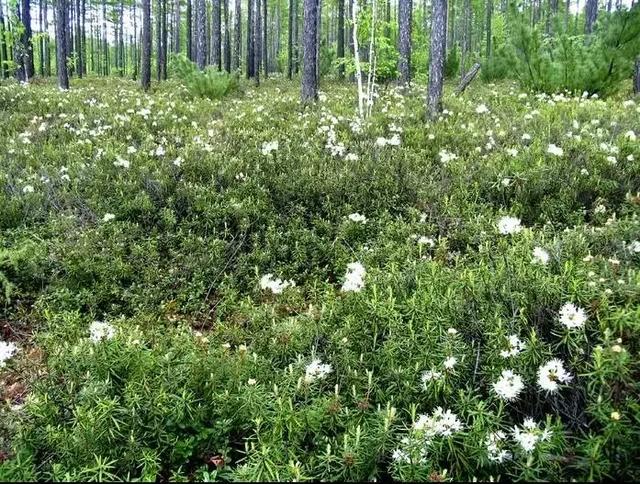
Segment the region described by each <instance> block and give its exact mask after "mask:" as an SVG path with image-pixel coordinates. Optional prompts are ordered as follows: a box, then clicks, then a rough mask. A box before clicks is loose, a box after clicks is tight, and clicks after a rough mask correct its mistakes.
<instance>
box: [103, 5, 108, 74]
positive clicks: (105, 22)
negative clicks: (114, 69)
mask: <svg viewBox="0 0 640 484" xmlns="http://www.w3.org/2000/svg"><path fill="white" fill-rule="evenodd" d="M102 50H103V55H104V63H103V64H102V74H103V75H105V76H107V75H109V44H108V43H107V3H106V1H105V0H102Z"/></svg>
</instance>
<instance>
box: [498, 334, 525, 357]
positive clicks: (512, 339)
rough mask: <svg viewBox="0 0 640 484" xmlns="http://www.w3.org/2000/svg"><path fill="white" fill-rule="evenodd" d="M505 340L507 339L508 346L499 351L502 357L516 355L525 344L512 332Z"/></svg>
mask: <svg viewBox="0 0 640 484" xmlns="http://www.w3.org/2000/svg"><path fill="white" fill-rule="evenodd" d="M507 341H508V344H509V348H508V349H506V350H502V351H500V356H502V357H503V358H509V357H510V356H516V355H517V354H518V353H520V352H521V351H522V350H523V349H525V348H526V346H527V345H526V344H525V343H524V342H522V341H521V340H520V338H518V336H517V335H515V334H512V335H510V336H508V337H507Z"/></svg>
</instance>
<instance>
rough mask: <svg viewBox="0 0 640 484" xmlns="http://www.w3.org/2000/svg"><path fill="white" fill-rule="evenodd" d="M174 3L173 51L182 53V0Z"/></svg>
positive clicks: (175, 0)
mask: <svg viewBox="0 0 640 484" xmlns="http://www.w3.org/2000/svg"><path fill="white" fill-rule="evenodd" d="M174 2H175V3H174V5H173V53H174V54H179V53H180V0H174Z"/></svg>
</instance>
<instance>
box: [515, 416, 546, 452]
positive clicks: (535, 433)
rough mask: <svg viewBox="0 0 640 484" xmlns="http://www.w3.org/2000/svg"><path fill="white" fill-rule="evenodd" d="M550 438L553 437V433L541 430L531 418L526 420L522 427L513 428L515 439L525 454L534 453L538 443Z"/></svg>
mask: <svg viewBox="0 0 640 484" xmlns="http://www.w3.org/2000/svg"><path fill="white" fill-rule="evenodd" d="M549 437H551V432H550V431H549V430H547V429H544V430H542V429H540V428H539V427H538V424H537V423H535V422H534V421H533V419H531V418H527V419H525V421H524V422H523V424H522V426H521V427H517V426H516V427H513V438H514V439H515V441H516V442H517V443H518V444H520V447H522V450H524V451H525V452H532V451H533V450H534V449H535V448H536V445H537V444H538V442H543V441H545V440H547V439H549Z"/></svg>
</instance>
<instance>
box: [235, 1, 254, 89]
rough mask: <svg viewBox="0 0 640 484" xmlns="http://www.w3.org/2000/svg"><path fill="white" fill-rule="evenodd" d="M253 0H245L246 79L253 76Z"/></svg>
mask: <svg viewBox="0 0 640 484" xmlns="http://www.w3.org/2000/svg"><path fill="white" fill-rule="evenodd" d="M238 1H239V0H238ZM254 1H255V0H247V79H250V78H252V77H254V76H255V62H254V61H255V53H254V46H255V44H254V34H253V31H254V30H255V25H254V24H255V22H254V17H255V15H254Z"/></svg>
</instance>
